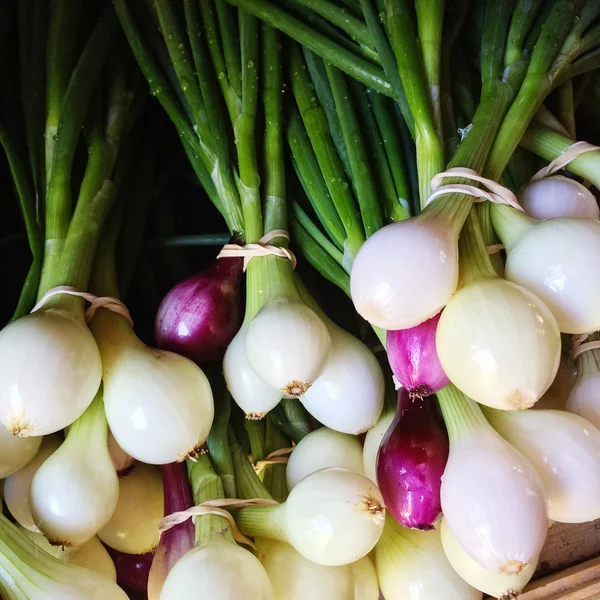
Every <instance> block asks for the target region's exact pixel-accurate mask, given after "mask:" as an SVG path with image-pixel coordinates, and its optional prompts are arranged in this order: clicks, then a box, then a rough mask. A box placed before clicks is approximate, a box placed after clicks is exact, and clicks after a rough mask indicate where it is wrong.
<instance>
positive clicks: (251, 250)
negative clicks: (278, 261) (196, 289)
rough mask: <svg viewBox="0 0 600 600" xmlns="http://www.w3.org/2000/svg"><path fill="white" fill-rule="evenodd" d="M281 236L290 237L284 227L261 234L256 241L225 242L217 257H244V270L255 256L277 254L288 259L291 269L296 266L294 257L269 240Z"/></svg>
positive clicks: (288, 250)
mask: <svg viewBox="0 0 600 600" xmlns="http://www.w3.org/2000/svg"><path fill="white" fill-rule="evenodd" d="M278 237H282V238H285V239H286V240H289V239H290V234H289V233H288V232H287V231H285V229H274V230H273V231H269V233H267V234H265V235H263V236H262V237H261V238H260V240H258V242H256V243H252V244H246V245H244V246H240V245H238V244H225V245H224V246H223V248H222V249H221V252H219V254H218V255H217V258H234V257H241V258H243V259H244V271H245V270H246V268H247V267H248V263H249V262H250V261H251V260H252V259H253V258H256V257H257V256H269V255H273V256H278V257H279V258H285V259H287V260H289V261H290V264H291V265H292V271H293V270H294V269H295V268H296V257H295V255H294V253H293V252H292V251H291V250H290V249H289V248H280V247H279V246H273V245H271V244H270V243H269V242H270V241H271V240H273V239H275V238H278Z"/></svg>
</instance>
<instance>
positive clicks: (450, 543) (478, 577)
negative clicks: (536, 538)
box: [440, 519, 537, 600]
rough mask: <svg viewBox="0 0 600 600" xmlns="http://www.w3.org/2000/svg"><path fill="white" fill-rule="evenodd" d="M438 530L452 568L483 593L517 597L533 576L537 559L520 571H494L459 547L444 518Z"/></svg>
mask: <svg viewBox="0 0 600 600" xmlns="http://www.w3.org/2000/svg"><path fill="white" fill-rule="evenodd" d="M440 531H441V534H442V545H443V547H444V552H445V553H446V557H447V558H448V560H449V561H450V564H451V565H452V567H453V568H454V570H455V571H456V572H457V573H458V574H459V575H460V576H461V577H462V578H463V579H464V580H465V581H466V582H467V583H468V584H469V585H471V586H473V587H474V588H475V589H477V590H481V591H482V592H484V593H485V594H489V595H490V596H493V597H494V598H500V599H501V600H511V599H512V598H516V597H517V595H518V594H519V592H520V591H521V590H522V589H523V588H524V587H525V586H526V585H527V584H528V583H529V580H530V579H531V578H532V577H533V574H534V572H535V569H536V567H537V560H533V561H531V562H530V563H529V564H528V565H527V567H526V568H525V569H523V570H522V571H521V572H520V573H512V574H508V573H496V572H495V571H491V570H490V569H486V568H485V567H482V566H481V565H480V564H479V563H478V562H476V561H474V560H473V559H472V558H471V557H470V556H469V555H468V554H467V553H466V552H465V551H464V550H463V549H462V548H461V546H460V544H459V543H458V542H457V541H456V539H455V538H454V536H453V535H452V532H451V531H450V529H449V527H448V526H447V525H446V521H445V520H444V519H442V525H441V529H440Z"/></svg>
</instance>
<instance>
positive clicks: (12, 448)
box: [0, 427, 43, 479]
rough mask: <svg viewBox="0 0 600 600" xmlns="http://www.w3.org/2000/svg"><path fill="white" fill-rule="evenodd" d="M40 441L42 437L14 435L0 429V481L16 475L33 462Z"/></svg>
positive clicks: (4, 429) (2, 428)
mask: <svg viewBox="0 0 600 600" xmlns="http://www.w3.org/2000/svg"><path fill="white" fill-rule="evenodd" d="M42 439H43V438H42V436H35V437H34V436H29V437H21V436H18V435H14V434H12V433H9V432H8V431H7V430H6V428H4V427H0V479H4V477H8V476H9V475H12V474H13V473H16V472H17V471H19V469H22V468H23V467H24V466H25V465H26V464H27V463H29V462H30V461H31V460H33V457H34V456H35V455H36V454H37V451H38V450H39V449H40V444H41V443H42Z"/></svg>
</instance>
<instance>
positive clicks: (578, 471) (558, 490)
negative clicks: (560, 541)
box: [485, 410, 600, 523]
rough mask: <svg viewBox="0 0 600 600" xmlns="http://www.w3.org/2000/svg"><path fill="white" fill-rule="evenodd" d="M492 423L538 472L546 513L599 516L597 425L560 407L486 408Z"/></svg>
mask: <svg viewBox="0 0 600 600" xmlns="http://www.w3.org/2000/svg"><path fill="white" fill-rule="evenodd" d="M485 415H486V417H487V419H488V421H489V422H490V423H491V424H492V426H493V427H494V429H495V430H496V431H497V432H498V433H499V434H500V435H501V436H502V437H503V438H504V439H505V440H506V441H507V442H509V443H510V444H511V445H512V446H514V447H515V448H516V449H517V450H518V451H519V452H521V453H522V454H523V455H524V456H525V457H526V458H528V459H529V460H530V461H531V463H532V464H533V466H534V467H535V470H536V471H537V473H538V475H539V476H540V478H541V480H542V483H543V484H544V489H545V490H546V496H547V498H548V517H549V518H550V519H551V520H552V521H558V522H560V523H584V522H586V521H593V520H594V519H598V518H600V431H599V430H598V429H596V427H594V426H593V425H592V424H591V423H589V422H588V421H586V420H585V419H583V418H582V417H580V416H578V415H572V414H570V413H568V412H565V411H562V410H536V411H518V412H505V411H495V410H490V411H485Z"/></svg>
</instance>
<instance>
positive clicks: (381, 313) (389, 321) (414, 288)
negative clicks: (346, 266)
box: [350, 216, 458, 329]
mask: <svg viewBox="0 0 600 600" xmlns="http://www.w3.org/2000/svg"><path fill="white" fill-rule="evenodd" d="M457 283H458V245H457V238H456V235H455V233H454V232H453V231H452V229H451V227H450V226H449V225H448V223H446V222H445V221H444V220H442V219H435V218H428V217H424V216H423V217H420V218H415V219H409V220H407V221H400V222H398V223H392V224H391V225H386V226H385V227H383V228H382V229H380V230H379V231H377V232H376V233H375V234H373V235H372V236H371V237H370V238H369V239H368V240H367V241H366V242H365V243H364V244H363V245H362V246H361V248H360V250H359V251H358V254H357V255H356V258H355V259H354V264H353V266H352V272H351V275H350V291H351V294H352V301H353V302H354V306H355V308H356V310H357V311H358V313H359V314H360V315H362V316H363V317H364V318H365V319H366V320H367V321H369V323H371V324H373V325H377V326H378V327H382V328H383V329H408V328H409V327H413V326H414V325H418V324H419V323H422V322H423V321H425V320H426V319H429V318H430V317H433V315H435V314H437V313H438V312H439V311H440V310H441V309H442V308H443V307H444V306H445V304H446V302H448V300H449V299H450V297H451V296H452V294H453V293H454V290H455V289H456V285H457Z"/></svg>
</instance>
